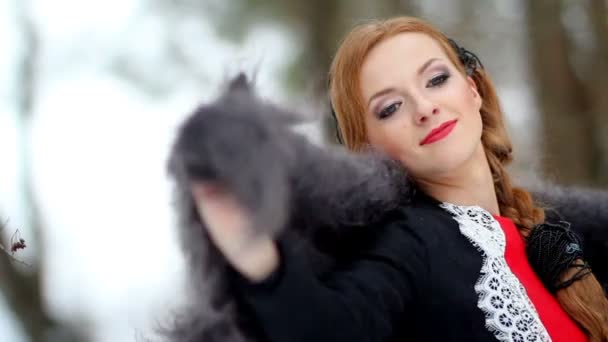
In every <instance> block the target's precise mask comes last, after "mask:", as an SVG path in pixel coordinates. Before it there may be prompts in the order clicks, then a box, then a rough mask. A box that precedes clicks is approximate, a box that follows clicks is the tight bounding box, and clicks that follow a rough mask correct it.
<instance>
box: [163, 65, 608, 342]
mask: <svg viewBox="0 0 608 342" xmlns="http://www.w3.org/2000/svg"><path fill="white" fill-rule="evenodd" d="M298 121H299V119H298V115H296V114H295V113H291V112H288V111H285V110H281V109H279V108H277V107H275V106H273V105H271V104H269V103H266V102H265V101H262V100H261V99H259V98H258V97H256V96H255V94H254V93H253V91H252V89H251V87H250V85H249V83H248V81H247V79H246V77H245V76H243V75H240V76H238V77H237V78H236V79H234V80H233V81H232V82H231V83H230V85H229V87H228V89H227V90H226V92H225V93H224V94H223V95H221V96H220V97H219V98H218V99H217V100H216V101H215V102H213V103H210V104H206V105H203V106H201V107H199V108H198V109H196V110H195V111H194V113H193V114H192V115H191V116H190V117H189V118H188V119H187V120H186V121H185V122H184V123H183V125H182V126H181V127H180V129H179V131H178V134H177V137H176V139H175V143H174V146H173V150H172V152H171V155H170V159H169V173H170V175H171V177H172V179H173V180H174V183H175V207H176V210H177V212H178V218H179V227H178V229H179V234H180V238H181V248H182V249H183V252H184V255H185V257H186V262H187V264H188V266H189V273H188V274H189V278H190V279H189V284H190V292H189V294H188V295H189V298H191V301H190V305H188V306H187V307H185V308H183V309H180V310H179V313H178V314H177V315H175V319H174V321H173V322H171V325H170V327H168V328H167V329H165V330H164V333H165V336H168V337H169V340H171V341H179V342H195V341H196V342H201V341H205V342H215V341H253V340H255V339H254V337H252V336H250V333H249V331H248V328H247V327H246V324H244V323H243V322H244V317H242V313H241V312H240V310H239V307H238V306H237V305H236V302H235V296H234V294H233V293H232V292H231V287H230V283H229V282H228V279H227V270H228V267H227V264H226V261H225V260H224V259H223V257H222V256H221V254H220V253H219V252H218V251H217V249H215V248H214V246H213V245H212V244H211V243H210V240H209V238H208V236H207V235H206V231H205V229H204V223H203V222H201V221H200V219H199V218H198V215H196V211H195V208H194V204H193V200H192V197H191V195H190V192H189V184H190V182H191V181H192V180H196V179H215V180H218V181H220V182H222V183H223V184H225V186H227V187H228V188H229V189H230V190H231V191H233V192H234V193H235V194H236V196H237V198H238V199H239V200H240V201H241V203H242V204H243V205H245V206H246V207H247V208H248V209H249V210H251V212H252V213H254V218H253V220H254V226H255V227H259V229H260V231H259V233H267V234H272V235H274V236H278V235H282V234H290V235H294V236H296V237H297V239H298V240H299V241H301V245H302V246H303V248H307V250H308V251H309V252H310V253H309V255H310V256H311V258H313V259H314V262H315V264H316V265H318V268H319V272H321V271H322V270H323V269H324V268H326V267H329V265H330V264H331V262H332V255H333V253H337V251H336V250H335V246H338V245H339V246H342V247H343V246H345V245H346V246H348V242H349V236H352V234H356V232H357V230H360V229H366V228H367V229H369V227H371V226H373V225H371V223H373V222H374V221H375V220H377V219H379V218H380V217H381V216H382V214H383V213H385V212H386V211H388V210H391V209H393V208H395V207H397V206H400V205H407V202H408V198H409V197H410V194H411V192H412V191H413V186H412V185H411V184H410V183H409V182H408V177H407V172H406V170H404V169H403V168H402V167H401V166H400V165H398V164H397V163H396V162H394V161H391V160H390V159H388V158H387V157H385V156H383V155H382V154H380V153H377V152H373V151H369V152H365V153H359V154H355V153H349V152H348V151H346V150H345V149H344V148H342V147H323V148H322V147H318V146H315V145H313V144H311V143H310V142H309V141H308V140H307V139H306V138H304V137H302V136H300V135H298V134H296V133H294V132H293V131H292V129H291V128H290V126H291V125H292V124H294V123H298ZM532 188H533V189H532V191H533V193H534V194H535V196H536V198H537V199H538V200H539V201H542V202H543V203H545V204H548V205H549V206H551V207H553V208H554V209H555V210H554V213H555V215H558V213H559V215H561V217H562V218H563V219H565V220H568V221H570V222H572V224H573V227H575V229H577V230H578V232H579V234H580V235H582V237H583V239H584V243H585V247H586V248H587V255H588V258H589V259H590V262H591V264H592V266H593V267H594V269H595V272H596V274H597V275H598V276H599V277H600V279H601V280H603V281H604V283H606V282H608V277H607V276H608V193H606V192H599V191H588V190H582V189H566V188H561V187H556V186H552V185H546V184H541V183H538V182H537V183H534V184H533V187H532ZM337 242H339V243H337ZM342 247H341V248H342Z"/></svg>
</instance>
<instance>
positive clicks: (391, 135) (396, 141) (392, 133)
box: [368, 118, 414, 159]
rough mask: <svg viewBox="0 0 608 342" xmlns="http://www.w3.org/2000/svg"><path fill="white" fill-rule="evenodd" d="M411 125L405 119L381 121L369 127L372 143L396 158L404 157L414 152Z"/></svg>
mask: <svg viewBox="0 0 608 342" xmlns="http://www.w3.org/2000/svg"><path fill="white" fill-rule="evenodd" d="M412 133H413V132H411V127H409V126H408V125H407V124H406V123H404V122H403V120H398V119H396V118H395V119H394V120H391V121H390V122H381V123H377V124H374V125H373V127H369V128H368V139H369V142H370V144H372V145H373V146H374V147H376V148H379V149H381V150H382V151H383V152H384V153H386V154H388V155H389V156H390V157H391V158H394V159H403V157H404V155H410V154H412V153H413V150H414V146H413V145H412V144H413V143H412V141H413V139H412V136H413V134H412Z"/></svg>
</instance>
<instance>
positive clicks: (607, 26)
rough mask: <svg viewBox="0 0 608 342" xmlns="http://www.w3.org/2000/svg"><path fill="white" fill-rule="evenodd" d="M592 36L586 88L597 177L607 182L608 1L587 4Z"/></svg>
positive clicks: (595, 174)
mask: <svg viewBox="0 0 608 342" xmlns="http://www.w3.org/2000/svg"><path fill="white" fill-rule="evenodd" d="M587 10H588V17H589V19H590V23H591V27H592V31H591V35H592V40H593V46H594V47H593V51H592V53H591V55H590V56H589V61H590V62H589V63H586V65H587V66H588V70H586V73H585V75H586V79H585V83H586V89H587V92H588V93H589V98H590V102H591V103H590V105H591V108H590V116H591V122H592V127H593V129H594V130H593V135H592V136H593V139H594V141H595V144H596V146H597V147H598V151H597V153H598V155H597V159H595V160H594V161H595V165H594V169H593V171H594V175H593V176H594V179H595V182H596V183H598V184H599V185H603V186H607V185H608V96H607V95H608V94H606V92H607V91H608V15H607V13H608V4H607V3H606V1H605V0H590V3H589V6H587Z"/></svg>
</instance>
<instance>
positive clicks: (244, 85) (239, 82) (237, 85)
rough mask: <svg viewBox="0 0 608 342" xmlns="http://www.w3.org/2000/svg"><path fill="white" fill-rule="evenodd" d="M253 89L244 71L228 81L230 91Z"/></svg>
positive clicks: (248, 90)
mask: <svg viewBox="0 0 608 342" xmlns="http://www.w3.org/2000/svg"><path fill="white" fill-rule="evenodd" d="M251 90H252V85H251V81H250V80H249V78H248V77H247V75H245V73H244V72H240V73H239V74H238V75H236V77H234V78H233V79H232V80H230V82H229V83H228V92H233V91H244V92H247V93H250V92H251Z"/></svg>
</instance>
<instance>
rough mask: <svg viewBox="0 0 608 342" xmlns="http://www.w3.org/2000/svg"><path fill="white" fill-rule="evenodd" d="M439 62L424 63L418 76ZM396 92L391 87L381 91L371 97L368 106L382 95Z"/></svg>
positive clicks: (429, 61)
mask: <svg viewBox="0 0 608 342" xmlns="http://www.w3.org/2000/svg"><path fill="white" fill-rule="evenodd" d="M438 60H439V58H431V59H429V60H428V61H426V62H424V64H422V66H421V67H420V68H418V71H417V72H416V74H417V75H420V74H422V73H423V72H424V71H425V70H426V69H427V68H428V67H429V66H430V65H431V64H433V62H435V61H438ZM395 90H396V88H395V87H390V88H385V89H382V90H380V91H379V92H377V93H375V94H374V95H372V97H370V99H369V101H367V106H368V107H369V105H370V104H371V103H372V101H373V100H374V99H375V98H377V97H380V96H382V95H386V94H389V93H392V92H394V91H395Z"/></svg>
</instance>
